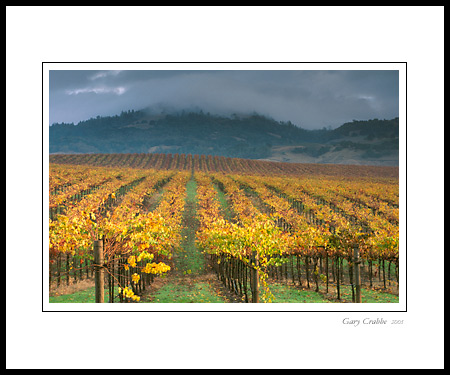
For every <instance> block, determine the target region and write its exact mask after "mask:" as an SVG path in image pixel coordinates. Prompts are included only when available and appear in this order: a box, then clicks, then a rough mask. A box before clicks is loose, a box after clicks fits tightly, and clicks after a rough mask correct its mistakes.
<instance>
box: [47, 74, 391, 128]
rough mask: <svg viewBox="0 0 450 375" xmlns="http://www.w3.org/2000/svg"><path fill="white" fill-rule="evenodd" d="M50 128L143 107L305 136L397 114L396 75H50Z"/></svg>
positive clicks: (388, 117) (389, 117)
mask: <svg viewBox="0 0 450 375" xmlns="http://www.w3.org/2000/svg"><path fill="white" fill-rule="evenodd" d="M49 94H50V98H49V99H50V102H49V103H50V115H49V122H50V124H52V123H55V122H69V123H70V122H73V123H75V124H77V123H78V122H79V121H82V120H87V119H89V118H91V117H96V116H97V115H100V116H107V115H116V114H120V112H121V111H126V110H131V109H134V110H139V109H143V108H146V107H155V108H159V109H160V108H164V107H167V108H173V109H189V108H201V109H202V110H203V111H204V112H210V113H212V114H220V115H230V114H232V113H251V112H257V113H260V114H263V115H267V116H270V117H272V118H274V119H275V120H277V121H291V122H292V123H294V124H295V125H298V126H300V127H302V128H305V129H318V128H323V127H332V128H335V127H337V126H339V125H342V124H343V123H345V122H348V121H352V120H368V119H372V118H379V119H384V118H385V119H391V118H394V117H397V116H398V113H399V108H398V107H399V99H398V97H399V75H398V71H396V70H215V71H212V70H189V71H188V70H51V71H50V82H49Z"/></svg>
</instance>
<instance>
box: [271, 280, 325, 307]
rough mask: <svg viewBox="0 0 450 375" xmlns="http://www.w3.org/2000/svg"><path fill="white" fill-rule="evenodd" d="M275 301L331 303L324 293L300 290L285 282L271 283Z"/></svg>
mask: <svg viewBox="0 0 450 375" xmlns="http://www.w3.org/2000/svg"><path fill="white" fill-rule="evenodd" d="M269 289H270V291H271V293H272V294H273V296H274V300H273V302H274V303H330V301H329V300H328V299H327V298H325V297H324V296H323V295H322V294H320V293H316V292H314V291H313V290H299V289H296V288H292V287H289V286H287V285H284V284H278V283H274V284H270V285H269Z"/></svg>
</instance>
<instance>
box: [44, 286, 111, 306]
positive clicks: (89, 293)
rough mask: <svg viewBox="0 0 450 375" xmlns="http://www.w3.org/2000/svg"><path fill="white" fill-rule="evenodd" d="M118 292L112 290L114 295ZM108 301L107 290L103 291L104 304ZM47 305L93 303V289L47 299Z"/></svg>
mask: <svg viewBox="0 0 450 375" xmlns="http://www.w3.org/2000/svg"><path fill="white" fill-rule="evenodd" d="M118 293H119V292H118V290H117V287H115V288H114V295H117V294H118ZM108 301H109V292H108V289H105V302H108ZM49 303H95V287H92V288H88V289H85V290H82V291H78V292H75V293H71V294H63V295H60V296H53V297H50V298H49Z"/></svg>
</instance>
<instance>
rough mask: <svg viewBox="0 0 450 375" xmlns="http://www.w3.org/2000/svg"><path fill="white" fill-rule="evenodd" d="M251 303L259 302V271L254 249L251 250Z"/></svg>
mask: <svg viewBox="0 0 450 375" xmlns="http://www.w3.org/2000/svg"><path fill="white" fill-rule="evenodd" d="M251 264H252V276H251V277H252V303H259V272H258V255H257V253H256V251H253V252H252V257H251Z"/></svg>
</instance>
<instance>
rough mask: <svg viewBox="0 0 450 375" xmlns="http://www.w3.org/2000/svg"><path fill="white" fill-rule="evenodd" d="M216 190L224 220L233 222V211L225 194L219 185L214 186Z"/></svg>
mask: <svg viewBox="0 0 450 375" xmlns="http://www.w3.org/2000/svg"><path fill="white" fill-rule="evenodd" d="M214 189H215V190H216V192H217V200H218V201H219V203H220V206H221V213H222V216H223V218H224V219H225V220H228V221H231V220H232V218H233V213H232V211H231V207H230V205H229V204H228V201H227V198H226V195H225V193H224V192H223V191H222V190H220V189H219V187H218V186H217V185H214Z"/></svg>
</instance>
